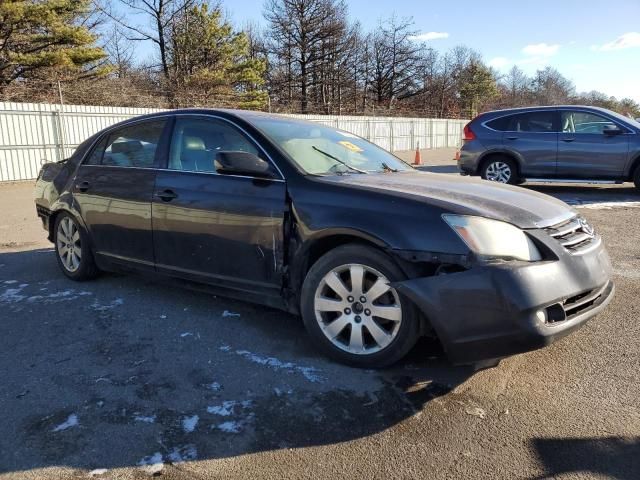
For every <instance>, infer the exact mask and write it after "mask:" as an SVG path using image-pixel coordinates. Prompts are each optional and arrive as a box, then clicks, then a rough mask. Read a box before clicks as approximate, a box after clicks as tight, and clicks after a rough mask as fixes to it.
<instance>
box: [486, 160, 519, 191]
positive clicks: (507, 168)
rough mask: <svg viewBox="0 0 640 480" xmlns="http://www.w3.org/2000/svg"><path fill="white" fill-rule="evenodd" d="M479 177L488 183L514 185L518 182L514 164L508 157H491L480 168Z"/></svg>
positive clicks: (516, 169)
mask: <svg viewBox="0 0 640 480" xmlns="http://www.w3.org/2000/svg"><path fill="white" fill-rule="evenodd" d="M480 176H481V177H482V178H483V179H485V180H489V181H493V182H499V183H508V184H509V185H515V184H516V183H518V182H519V180H520V179H519V178H518V168H517V166H516V163H515V162H514V161H513V160H511V159H510V158H508V157H503V156H496V157H491V158H490V159H489V160H487V161H486V162H485V163H484V165H483V166H482V171H481V172H480Z"/></svg>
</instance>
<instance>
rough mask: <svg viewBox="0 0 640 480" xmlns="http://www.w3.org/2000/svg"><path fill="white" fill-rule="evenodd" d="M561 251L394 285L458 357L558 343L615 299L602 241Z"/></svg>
mask: <svg viewBox="0 0 640 480" xmlns="http://www.w3.org/2000/svg"><path fill="white" fill-rule="evenodd" d="M556 254H557V256H558V258H559V259H558V260H555V261H543V262H532V263H528V262H502V263H498V264H487V265H478V266H475V267H472V268H470V269H468V270H465V271H462V272H456V273H449V274H444V275H437V276H432V277H425V278H415V279H410V280H406V281H403V282H397V283H395V284H394V285H393V286H394V287H395V288H396V289H397V290H398V291H399V292H400V293H401V294H402V295H404V296H406V297H407V298H409V299H410V300H411V301H412V302H413V303H414V304H415V305H417V307H418V308H419V309H420V310H421V311H422V313H423V314H424V315H425V317H426V318H427V320H428V321H429V323H430V324H431V326H432V327H433V329H434V331H435V332H436V334H437V335H438V337H439V340H440V341H441V343H442V345H443V347H444V349H445V350H446V352H447V355H448V356H449V359H450V360H451V361H452V362H453V363H456V364H465V363H476V362H481V361H484V360H492V359H499V358H503V357H506V356H509V355H513V354H516V353H522V352H526V351H530V350H535V349H538V348H541V347H545V346H547V345H549V344H551V343H553V342H554V341H555V340H557V339H559V338H561V337H563V336H565V335H567V334H569V333H570V332H572V331H574V330H576V329H577V328H579V327H580V326H581V325H583V324H584V323H585V322H586V321H587V320H588V319H590V318H592V317H593V316H595V315H597V314H598V313H599V312H600V311H602V310H603V309H604V308H605V307H606V306H607V304H608V303H609V302H610V301H611V299H612V298H613V294H614V285H613V283H612V282H611V280H610V276H611V265H610V260H609V256H608V255H607V252H606V250H605V249H604V247H603V246H602V245H601V244H600V245H599V246H598V248H595V249H593V250H591V251H589V252H588V253H584V254H581V255H572V254H570V253H568V252H564V251H560V250H558V251H556Z"/></svg>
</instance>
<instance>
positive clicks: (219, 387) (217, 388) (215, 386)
mask: <svg viewBox="0 0 640 480" xmlns="http://www.w3.org/2000/svg"><path fill="white" fill-rule="evenodd" d="M207 388H208V389H209V390H213V391H214V392H219V391H220V390H222V385H220V384H219V383H218V382H213V383H210V384H209V385H207Z"/></svg>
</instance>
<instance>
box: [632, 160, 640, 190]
mask: <svg viewBox="0 0 640 480" xmlns="http://www.w3.org/2000/svg"><path fill="white" fill-rule="evenodd" d="M633 184H634V185H635V186H636V189H637V190H638V192H640V165H638V166H637V167H636V171H635V172H634V173H633Z"/></svg>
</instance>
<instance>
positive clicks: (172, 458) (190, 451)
mask: <svg viewBox="0 0 640 480" xmlns="http://www.w3.org/2000/svg"><path fill="white" fill-rule="evenodd" d="M196 458H198V451H197V450H196V446H195V445H191V444H189V445H184V446H182V447H174V448H172V449H171V451H170V452H169V453H168V454H167V460H168V461H169V462H171V463H173V464H176V463H184V462H186V461H187V460H195V459H196Z"/></svg>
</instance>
